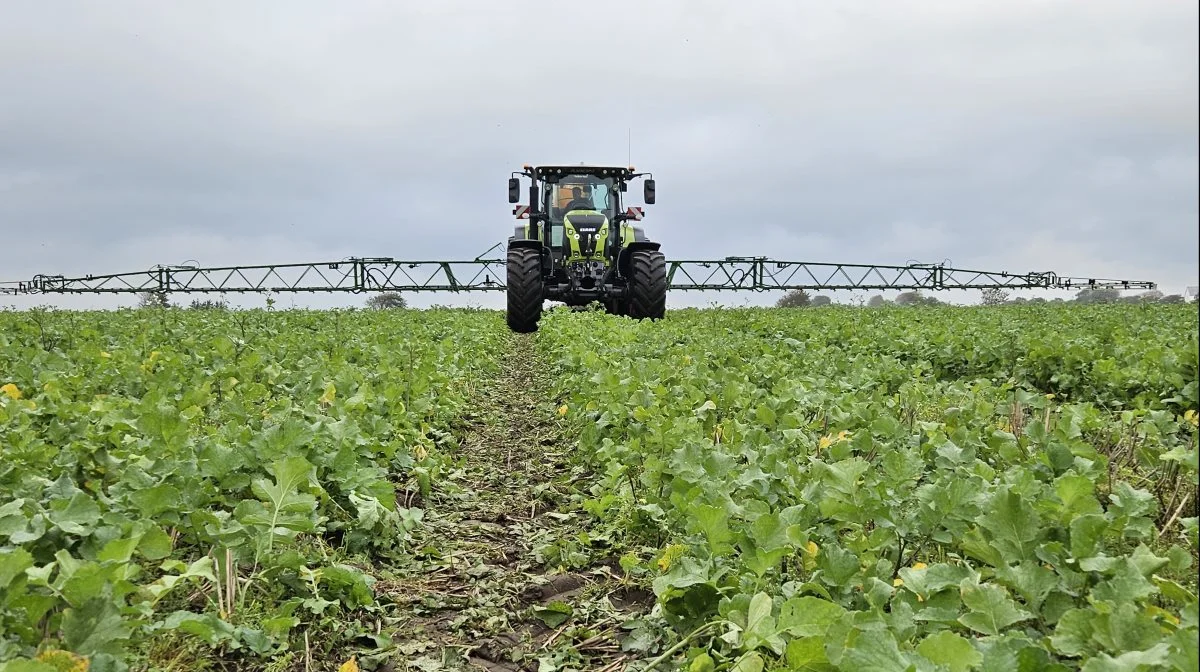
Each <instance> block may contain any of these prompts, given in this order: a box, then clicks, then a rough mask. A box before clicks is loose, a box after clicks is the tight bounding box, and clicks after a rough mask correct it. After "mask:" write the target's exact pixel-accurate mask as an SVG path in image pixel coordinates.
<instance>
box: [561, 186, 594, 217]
mask: <svg viewBox="0 0 1200 672" xmlns="http://www.w3.org/2000/svg"><path fill="white" fill-rule="evenodd" d="M585 190H586V191H585ZM591 191H592V187H591V185H590V184H585V185H575V186H573V187H571V201H570V202H569V203H567V207H566V211H567V212H570V211H571V210H592V209H594V208H595V207H596V206H595V204H593V203H592V194H591Z"/></svg>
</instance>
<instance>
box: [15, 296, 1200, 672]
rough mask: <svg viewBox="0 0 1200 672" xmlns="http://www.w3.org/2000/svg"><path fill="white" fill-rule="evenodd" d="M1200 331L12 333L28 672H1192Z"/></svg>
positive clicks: (317, 327) (816, 319)
mask: <svg viewBox="0 0 1200 672" xmlns="http://www.w3.org/2000/svg"><path fill="white" fill-rule="evenodd" d="M1197 320H1198V313H1197V308H1196V306H1195V305H1133V304H1118V305H1069V304H1067V305H1053V304H1043V305H1022V306H999V307H969V308H967V307H949V306H937V307H924V306H922V307H886V308H878V309H868V308H858V307H849V306H828V307H822V308H811V309H793V310H787V309H709V310H678V311H668V313H667V318H666V319H665V320H662V321H657V322H649V321H646V322H636V321H633V320H629V319H625V318H618V317H612V316H608V315H605V314H603V313H601V312H595V311H584V312H571V311H567V310H554V311H550V312H549V313H547V315H546V316H545V317H544V318H543V321H542V324H541V329H540V331H539V332H538V333H536V334H531V335H515V334H512V333H510V332H509V331H508V329H507V327H506V326H505V322H504V315H503V313H502V312H497V311H485V310H466V309H464V310H454V309H432V310H372V311H362V310H349V311H302V310H284V311H280V310H250V311H225V310H184V309H142V310H124V311H116V312H72V311H56V310H36V311H25V312H0V672H18V671H20V672H35V671H36V672H51V671H61V670H92V671H94V672H100V671H112V670H163V671H166V670H275V671H285V670H287V671H292V670H295V671H300V670H306V671H307V670H339V671H341V672H352V671H354V670H393V671H400V670H421V671H423V672H436V671H439V670H469V669H474V670H490V671H492V672H499V671H515V670H531V671H534V670H535V671H537V672H555V671H564V672H565V671H568V670H592V671H602V672H618V671H623V670H625V671H629V672H633V671H635V670H636V671H640V670H649V669H652V668H653V669H658V670H664V671H666V670H689V671H691V672H705V671H717V670H729V671H735V672H761V671H764V670H813V671H815V670H877V671H893V670H894V671H896V672H906V671H913V672H941V671H946V672H962V671H966V670H987V671H991V670H996V671H1000V670H1005V671H1008V670H1028V671H1031V672H1032V671H1035V670H1087V671H1089V672H1098V671H1110V670H1111V671H1117V670H1129V671H1140V670H1180V671H1192V670H1196V669H1197V667H1198V662H1197V658H1198V652H1197V638H1198V637H1200V616H1198V613H1197V611H1198V601H1197V579H1196V576H1197V569H1198V566H1200V565H1198V562H1197V550H1198V540H1197V484H1198V476H1197V452H1196V448H1197V440H1198V429H1197V405H1198V397H1200V392H1198V388H1197V368H1198V355H1197V352H1198V327H1197Z"/></svg>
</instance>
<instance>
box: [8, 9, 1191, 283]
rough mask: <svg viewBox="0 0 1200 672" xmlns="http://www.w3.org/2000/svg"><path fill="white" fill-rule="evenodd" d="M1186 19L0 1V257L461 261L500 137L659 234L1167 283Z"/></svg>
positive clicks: (735, 246)
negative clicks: (611, 199)
mask: <svg viewBox="0 0 1200 672" xmlns="http://www.w3.org/2000/svg"><path fill="white" fill-rule="evenodd" d="M1197 19H1198V17H1197V4H1196V3H1195V2H1180V1H1179V0H1138V1H1136V2H1130V1H1129V0H1089V1H1088V2H1079V1H1078V0H1039V1H1014V2H1003V3H998V2H969V1H964V0H942V1H910V2H892V1H888V2H882V1H880V2H839V3H801V2H795V1H794V0H779V1H777V2H738V3H730V2H715V1H708V0H704V1H699V0H687V1H686V2H684V1H682V0H681V1H674V2H637V1H624V0H616V1H610V2H604V3H564V2H551V1H546V2H542V1H526V2H520V3H496V2H484V1H482V0H479V1H476V2H466V1H457V2H453V1H446V0H439V1H438V2H420V3H417V2H343V3H329V2H296V1H294V0H289V1H287V2H283V1H279V2H242V3H200V2H190V3H184V2H149V1H147V2H132V1H120V2H109V3H95V2H66V1H62V2H48V3H32V2H26V3H20V2H6V3H3V4H0V280H5V281H11V280H22V279H27V278H29V277H31V276H33V275H34V274H36V273H62V274H65V275H68V276H70V275H83V274H87V273H109V272H120V271H136V270H142V269H145V268H148V267H150V266H152V265H154V264H176V263H181V262H184V261H188V260H193V261H196V262H199V263H200V264H202V265H210V266H220V265H227V264H239V263H240V264H254V263H275V262H305V261H324V260H331V259H339V258H343V257H347V256H390V257H395V258H400V259H462V258H473V257H475V256H476V255H478V254H479V253H481V252H483V251H485V250H487V249H488V248H489V247H491V246H492V245H494V244H496V243H500V242H502V241H504V240H505V239H506V238H507V236H508V235H509V234H510V232H511V231H512V224H513V219H512V212H511V208H512V206H511V205H510V204H509V203H508V202H507V198H506V186H505V182H506V179H507V178H508V177H509V173H510V172H511V171H513V170H516V169H519V167H520V166H521V164H522V163H526V162H529V163H542V162H580V161H587V162H613V163H617V164H624V163H625V162H626V161H627V159H631V160H632V163H633V164H634V165H636V166H637V167H638V168H639V169H641V170H651V171H653V172H654V175H655V178H656V181H657V183H658V203H657V204H656V205H654V206H649V207H648V208H647V211H648V213H647V217H646V220H645V222H644V224H645V227H646V230H647V232H648V233H649V234H650V235H651V236H652V237H653V238H655V239H657V240H659V241H661V242H662V244H663V249H664V251H665V253H666V254H667V256H668V258H675V259H682V258H691V259H696V258H719V257H723V256H726V255H759V256H768V257H772V258H776V259H788V260H804V261H832V262H853V263H885V264H887V263H891V264H903V263H906V262H908V261H922V262H940V261H945V260H949V261H950V262H951V263H952V264H953V265H955V266H959V267H966V268H981V269H988V270H991V269H994V270H1007V271H1012V272H1026V271H1034V270H1037V271H1041V270H1054V271H1057V272H1059V273H1060V274H1066V275H1081V276H1095V277H1120V278H1129V279H1147V280H1153V281H1156V282H1158V283H1160V288H1161V290H1162V291H1164V292H1165V293H1182V292H1183V291H1184V288H1185V287H1186V286H1188V285H1196V284H1198V282H1200V281H1198V279H1197V276H1198V274H1200V262H1198V252H1197V250H1198V248H1200V241H1198V237H1197V230H1198V225H1197V217H1198V207H1197V201H1198V196H1197V180H1198V161H1197V143H1198V140H1200V135H1198V132H1197V124H1198V104H1197V95H1198V93H1197V92H1198V86H1197V77H1198V72H1197ZM630 136H631V137H632V143H631V146H630V144H628V143H627V139H628V138H629V137H630ZM639 194H640V188H638V189H634V190H631V192H630V195H631V196H635V197H637V198H639V199H640V196H639ZM638 202H640V201H638ZM494 254H495V253H494V252H493V255H494ZM1055 295H1058V296H1064V297H1069V296H1070V293H1067V292H1059V293H1057V294H1055ZM939 296H941V298H945V299H954V300H958V301H964V302H974V301H976V300H978V293H977V292H970V293H960V294H958V295H947V294H945V293H943V294H941V295H939ZM776 298H778V295H777V294H726V295H723V296H703V297H702V296H698V295H691V296H688V295H684V294H682V293H676V294H672V296H671V304H672V305H696V304H704V303H707V302H709V301H712V300H714V299H717V300H724V301H726V302H729V303H732V304H742V303H747V302H748V303H751V304H762V303H769V302H772V301H774V300H775V299H776ZM262 300H263V299H262V298H261V297H255V298H252V299H250V300H249V302H250V303H257V304H258V305H261V304H262ZM293 300H294V301H295V305H329V304H331V303H332V302H341V303H351V304H357V305H361V303H362V301H363V300H364V297H361V296H358V297H354V296H350V297H339V298H338V299H327V298H321V297H318V298H315V299H314V298H310V297H309V296H307V295H302V296H299V297H284V298H281V299H280V303H281V304H282V305H292V304H293ZM410 300H411V301H412V302H413V303H414V304H416V305H428V304H430V303H440V304H464V303H473V304H476V305H490V306H500V305H502V304H503V295H502V294H499V293H496V294H492V295H474V296H455V295H447V294H442V295H424V296H420V297H411V298H410ZM134 302H135V298H134V297H124V298H120V299H111V298H110V299H105V298H99V299H97V298H81V297H59V296H45V297H32V298H22V299H12V298H11V297H0V304H4V305H17V306H29V305H36V304H43V303H50V304H53V305H60V306H76V305H95V306H110V305H120V304H125V305H130V304H133V303H134Z"/></svg>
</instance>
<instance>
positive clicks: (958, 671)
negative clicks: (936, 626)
mask: <svg viewBox="0 0 1200 672" xmlns="http://www.w3.org/2000/svg"><path fill="white" fill-rule="evenodd" d="M917 653H919V654H921V655H922V656H925V657H926V658H928V659H929V660H930V661H931V662H934V663H937V664H938V665H945V666H946V667H947V668H949V670H950V672H965V671H966V670H970V669H972V668H974V667H975V666H977V665H979V664H980V663H982V662H983V655H982V654H981V653H979V651H977V650H976V649H975V647H974V646H971V643H970V642H969V641H967V640H966V639H963V638H962V637H960V636H958V635H956V634H954V633H953V632H950V631H949V630H942V631H941V632H938V633H936V634H933V635H930V636H929V637H926V638H925V639H923V640H922V641H921V643H920V644H919V645H917Z"/></svg>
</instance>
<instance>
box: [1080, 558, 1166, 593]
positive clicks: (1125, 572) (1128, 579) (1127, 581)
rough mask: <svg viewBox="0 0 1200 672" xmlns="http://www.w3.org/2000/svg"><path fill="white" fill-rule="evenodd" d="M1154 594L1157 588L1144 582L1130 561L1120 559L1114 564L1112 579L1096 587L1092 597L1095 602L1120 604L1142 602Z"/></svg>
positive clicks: (1144, 578)
mask: <svg viewBox="0 0 1200 672" xmlns="http://www.w3.org/2000/svg"><path fill="white" fill-rule="evenodd" d="M1156 592H1158V588H1157V587H1156V586H1155V585H1154V584H1153V583H1150V582H1149V581H1148V580H1146V577H1145V576H1143V575H1142V572H1141V570H1140V569H1138V566H1137V565H1136V564H1135V563H1134V562H1133V561H1132V560H1130V559H1128V558H1121V559H1119V560H1118V561H1117V563H1116V569H1115V570H1114V572H1113V575H1112V578H1110V579H1108V580H1106V581H1102V582H1101V583H1100V584H1099V585H1097V586H1096V587H1095V588H1094V589H1093V590H1092V595H1093V596H1094V597H1095V598H1096V599H1097V600H1107V601H1109V602H1116V603H1121V602H1133V601H1136V600H1142V599H1145V598H1147V597H1149V596H1151V595H1153V594H1154V593H1156Z"/></svg>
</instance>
